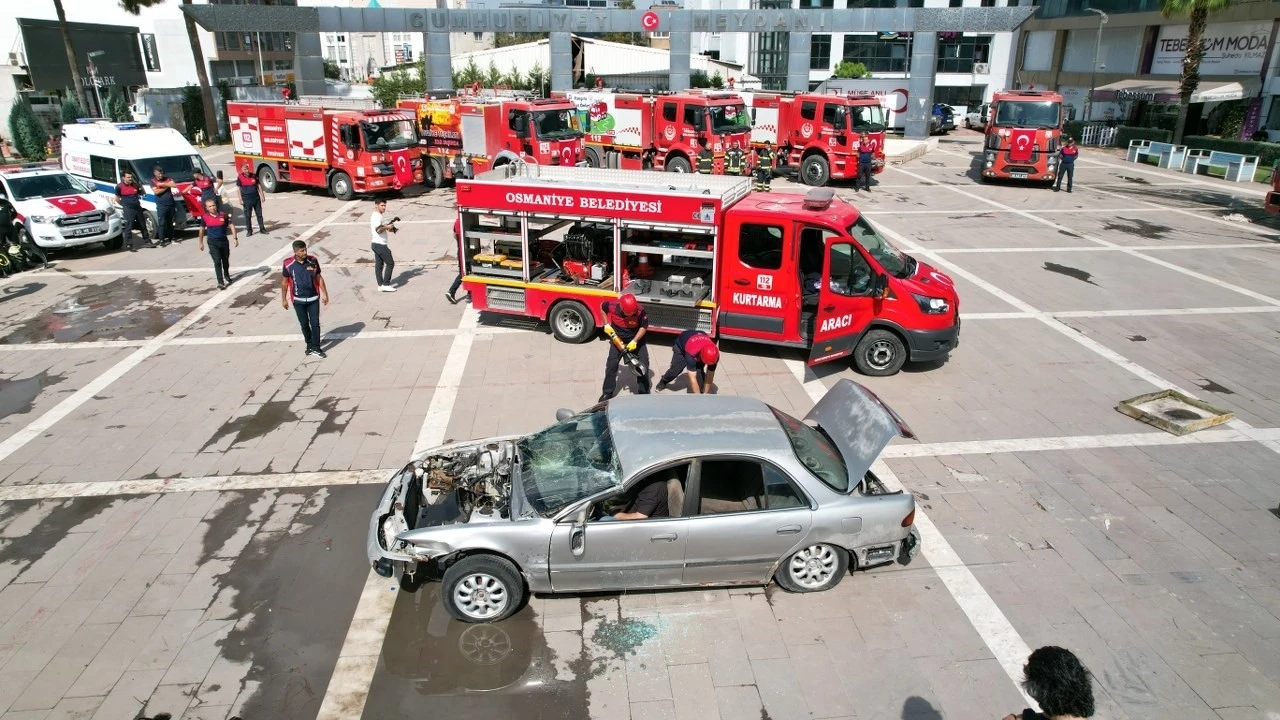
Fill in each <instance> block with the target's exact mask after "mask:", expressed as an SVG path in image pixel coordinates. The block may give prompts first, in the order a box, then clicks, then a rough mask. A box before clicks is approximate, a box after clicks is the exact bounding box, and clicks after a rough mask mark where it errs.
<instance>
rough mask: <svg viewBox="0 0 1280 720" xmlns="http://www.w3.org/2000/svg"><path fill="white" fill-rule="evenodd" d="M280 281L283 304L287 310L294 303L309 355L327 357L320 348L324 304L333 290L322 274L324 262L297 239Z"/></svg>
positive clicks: (285, 262)
mask: <svg viewBox="0 0 1280 720" xmlns="http://www.w3.org/2000/svg"><path fill="white" fill-rule="evenodd" d="M282 275H283V277H282V278H281V280H280V304H281V305H283V306H284V309H285V310H288V309H289V303H290V302H292V303H293V310H294V312H296V313H297V314H298V325H300V326H301V327H302V338H303V339H304V340H306V341H307V355H315V356H316V357H327V356H326V355H325V354H324V350H322V349H321V348H320V306H321V305H322V304H323V305H328V304H329V290H328V288H326V287H325V285H324V278H323V277H321V276H320V261H319V260H317V259H316V257H315V256H314V255H308V254H307V244H306V243H305V242H303V241H301V240H294V241H293V255H292V256H290V257H289V258H287V259H286V260H285V261H284V267H283V273H282Z"/></svg>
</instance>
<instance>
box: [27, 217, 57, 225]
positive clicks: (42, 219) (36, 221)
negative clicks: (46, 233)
mask: <svg viewBox="0 0 1280 720" xmlns="http://www.w3.org/2000/svg"><path fill="white" fill-rule="evenodd" d="M27 219H28V220H30V221H31V222H32V223H33V224H35V225H44V224H45V223H51V222H53V216H52V215H28V216H27Z"/></svg>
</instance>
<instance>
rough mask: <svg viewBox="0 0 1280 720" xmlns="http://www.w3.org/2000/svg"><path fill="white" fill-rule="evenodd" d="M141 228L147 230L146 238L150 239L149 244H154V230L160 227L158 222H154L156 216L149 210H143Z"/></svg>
mask: <svg viewBox="0 0 1280 720" xmlns="http://www.w3.org/2000/svg"><path fill="white" fill-rule="evenodd" d="M142 227H144V228H146V229H147V237H148V238H150V239H151V242H155V241H156V228H158V227H160V222H159V221H158V220H156V214H155V213H153V212H151V211H150V210H143V211H142Z"/></svg>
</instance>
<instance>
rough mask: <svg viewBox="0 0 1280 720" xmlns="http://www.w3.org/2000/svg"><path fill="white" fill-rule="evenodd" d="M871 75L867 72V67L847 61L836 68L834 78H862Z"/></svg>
mask: <svg viewBox="0 0 1280 720" xmlns="http://www.w3.org/2000/svg"><path fill="white" fill-rule="evenodd" d="M869 75H871V73H870V72H868V71H867V66H866V65H863V64H862V63H860V62H849V61H848V60H846V61H844V62H842V63H840V64H839V65H837V66H836V71H835V75H834V76H835V77H838V78H864V77H867V76H869Z"/></svg>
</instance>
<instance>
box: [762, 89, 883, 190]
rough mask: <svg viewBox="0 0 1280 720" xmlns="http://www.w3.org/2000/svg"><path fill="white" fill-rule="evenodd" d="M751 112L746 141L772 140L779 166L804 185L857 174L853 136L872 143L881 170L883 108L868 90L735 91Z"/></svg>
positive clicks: (845, 178)
mask: <svg viewBox="0 0 1280 720" xmlns="http://www.w3.org/2000/svg"><path fill="white" fill-rule="evenodd" d="M738 94H739V95H740V96H741V97H742V99H743V101H744V102H745V103H746V105H747V109H748V112H749V113H750V115H751V144H752V145H754V146H757V147H758V146H760V145H763V144H764V143H765V142H766V141H768V142H770V143H773V146H774V147H775V148H777V150H778V156H779V157H778V159H779V163H778V164H779V171H780V172H782V173H785V174H797V175H798V176H799V178H800V180H802V181H803V182H804V183H805V184H806V185H814V186H821V185H826V184H827V181H828V180H830V179H832V178H834V179H836V180H852V179H853V178H855V177H857V176H858V136H859V135H862V134H866V135H867V136H868V137H869V140H870V142H871V144H872V145H874V146H875V172H881V171H883V170H884V138H885V113H884V107H883V106H882V105H881V104H880V100H879V99H878V98H875V97H871V96H868V95H856V96H855V95H836V94H831V95H816V94H811V93H799V94H791V93H775V92H766V93H751V92H742V93H738Z"/></svg>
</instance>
